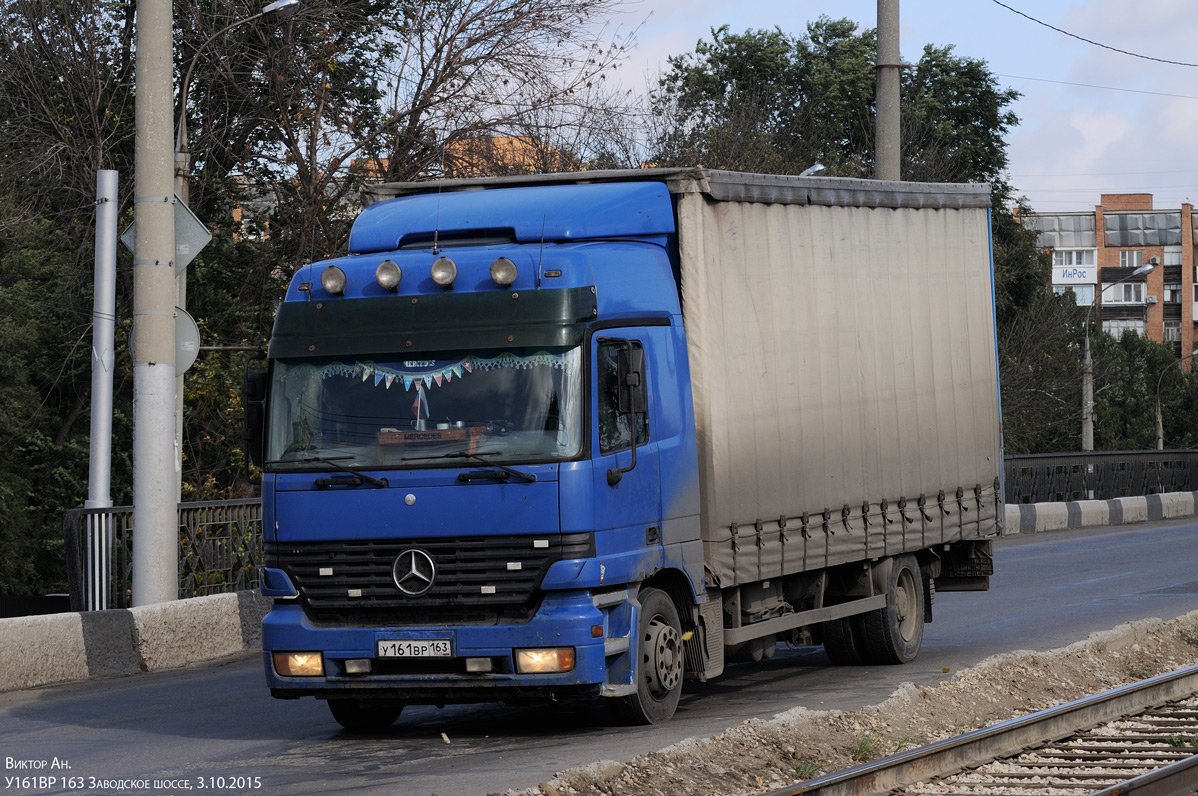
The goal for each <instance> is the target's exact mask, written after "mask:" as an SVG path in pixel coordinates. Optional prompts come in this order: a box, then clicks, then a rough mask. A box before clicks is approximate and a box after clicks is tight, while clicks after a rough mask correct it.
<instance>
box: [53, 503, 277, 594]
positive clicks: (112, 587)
mask: <svg viewBox="0 0 1198 796" xmlns="http://www.w3.org/2000/svg"><path fill="white" fill-rule="evenodd" d="M178 517H179V524H178V544H179V597H180V598H184V597H202V596H204V595H208V594H219V593H222V592H231V591H243V590H246V589H253V588H255V587H256V586H257V585H258V568H259V566H260V565H261V563H262V505H261V501H260V500H258V499H256V498H255V499H248V500H219V501H209V502H202V503H180V504H179V513H178ZM63 535H64V537H65V541H66V558H67V577H68V580H69V583H70V589H71V610H72V611H93V610H103V609H106V608H128V607H130V605H131V596H132V590H133V507H132V506H117V507H112V508H90V509H71V510H70V511H68V512H67V514H66V517H65V518H64V520H63Z"/></svg>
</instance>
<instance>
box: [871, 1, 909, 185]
mask: <svg viewBox="0 0 1198 796" xmlns="http://www.w3.org/2000/svg"><path fill="white" fill-rule="evenodd" d="M876 68H877V97H876V103H875V104H876V115H875V117H874V139H875V140H874V179H876V180H898V179H901V178H902V177H901V169H900V165H899V163H900V158H901V154H902V148H901V146H900V140H899V119H900V113H899V85H900V82H899V70H900V69H901V68H902V56H901V55H900V54H899V0H878V62H877V67H876Z"/></svg>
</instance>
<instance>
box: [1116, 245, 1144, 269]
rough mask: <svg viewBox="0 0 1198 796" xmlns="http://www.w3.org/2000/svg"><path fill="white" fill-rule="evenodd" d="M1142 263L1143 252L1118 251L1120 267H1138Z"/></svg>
mask: <svg viewBox="0 0 1198 796" xmlns="http://www.w3.org/2000/svg"><path fill="white" fill-rule="evenodd" d="M1143 264H1144V252H1142V251H1140V250H1138V249H1137V250H1136V251H1121V252H1119V265H1120V267H1122V268H1139V267H1140V266H1141V265H1143Z"/></svg>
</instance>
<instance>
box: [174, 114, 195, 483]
mask: <svg viewBox="0 0 1198 796" xmlns="http://www.w3.org/2000/svg"><path fill="white" fill-rule="evenodd" d="M183 113H187V109H186V108H184V109H183ZM179 156H180V153H178V152H176V153H175V175H174V191H175V200H176V201H178V202H182V203H183V206H184V207H186V206H188V203H189V202H190V201H191V196H190V190H191V184H190V183H191V181H190V180H189V179H188V178H189V175H190V173H191V169H190V165H189V160H190V158H189V156H188V154H187V152H186V150H185V151H184V152H183V153H182V156H183V161H182V162H180V160H179ZM172 240H173V238H172ZM175 306H176V307H179V308H181V309H186V308H187V269H186V268H184V269H182V270H180V271H179V273H178V274H177V275H176V276H175ZM183 388H184V384H183V374H182V373H176V375H175V483H174V488H175V502H176V503H178V502H180V501H181V500H183Z"/></svg>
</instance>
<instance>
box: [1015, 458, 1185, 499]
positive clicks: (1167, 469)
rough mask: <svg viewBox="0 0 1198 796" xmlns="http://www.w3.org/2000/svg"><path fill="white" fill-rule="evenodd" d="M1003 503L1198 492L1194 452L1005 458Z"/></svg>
mask: <svg viewBox="0 0 1198 796" xmlns="http://www.w3.org/2000/svg"><path fill="white" fill-rule="evenodd" d="M1004 466H1005V470H1006V473H1005V474H1006V484H1005V494H1004V499H1005V501H1006V502H1007V503H1059V502H1065V501H1072V500H1110V499H1112V498H1120V497H1136V496H1140V495H1156V494H1162V493H1165V492H1198V451H1191V450H1173V451H1102V452H1097V453H1096V452H1086V453H1043V454H1033V455H1026V456H1023V455H1021V456H1007V457H1005V458H1004Z"/></svg>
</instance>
